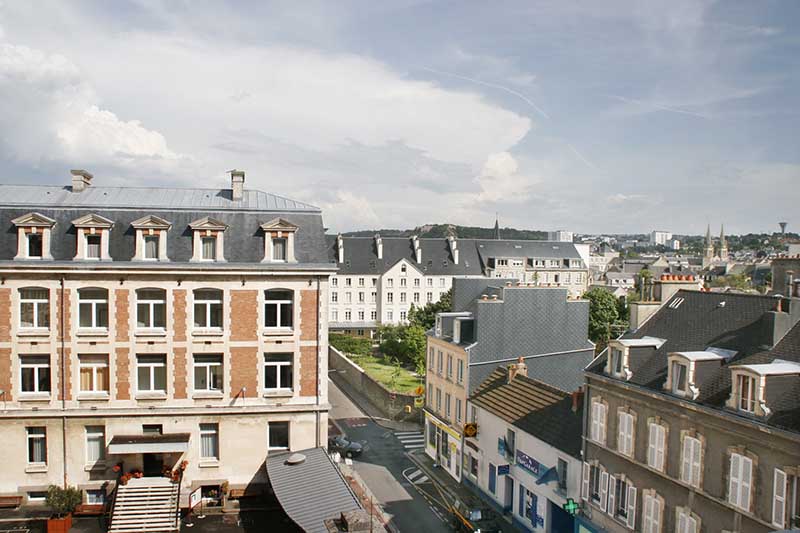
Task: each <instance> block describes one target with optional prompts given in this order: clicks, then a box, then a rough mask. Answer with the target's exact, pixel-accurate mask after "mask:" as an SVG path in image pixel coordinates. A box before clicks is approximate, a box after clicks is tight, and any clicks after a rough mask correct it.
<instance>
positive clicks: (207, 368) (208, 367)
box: [192, 352, 225, 393]
mask: <svg viewBox="0 0 800 533" xmlns="http://www.w3.org/2000/svg"><path fill="white" fill-rule="evenodd" d="M212 357H214V358H217V359H216V360H213V361H211V360H209V361H198V360H197V359H198V358H208V359H210V358H212ZM214 367H219V372H220V376H219V381H220V383H219V388H214V387H213V386H212V382H213V379H212V376H213V373H212V368H214ZM198 369H203V371H204V372H205V375H206V388H204V389H202V388H199V387H198V386H197V370H198ZM192 390H193V391H194V392H199V393H222V392H223V391H224V390H225V361H224V358H223V356H222V354H218V353H208V354H207V353H202V352H201V353H195V354H193V356H192Z"/></svg>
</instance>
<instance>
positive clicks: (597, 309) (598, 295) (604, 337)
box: [583, 287, 619, 349]
mask: <svg viewBox="0 0 800 533" xmlns="http://www.w3.org/2000/svg"><path fill="white" fill-rule="evenodd" d="M583 297H584V298H585V299H587V300H589V338H590V339H591V340H592V342H595V343H596V344H597V345H598V348H600V349H602V348H604V347H605V345H606V344H607V343H608V340H609V339H610V338H611V334H612V327H613V326H614V325H616V324H617V323H618V321H619V311H618V308H617V299H616V298H614V295H613V294H611V293H610V292H608V291H607V290H605V289H602V288H600V287H595V288H593V289H589V290H588V291H586V293H584V295H583Z"/></svg>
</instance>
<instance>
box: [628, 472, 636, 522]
mask: <svg viewBox="0 0 800 533" xmlns="http://www.w3.org/2000/svg"><path fill="white" fill-rule="evenodd" d="M636 492H637V491H636V487H634V486H633V485H631V484H630V483H629V484H628V527H629V528H631V529H634V528H635V527H636Z"/></svg>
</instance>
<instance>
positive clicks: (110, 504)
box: [103, 461, 125, 529]
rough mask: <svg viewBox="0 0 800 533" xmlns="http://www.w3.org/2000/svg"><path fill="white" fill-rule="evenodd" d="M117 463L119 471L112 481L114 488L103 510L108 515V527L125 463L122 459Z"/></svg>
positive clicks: (115, 504) (114, 507)
mask: <svg viewBox="0 0 800 533" xmlns="http://www.w3.org/2000/svg"><path fill="white" fill-rule="evenodd" d="M117 464H118V465H119V472H117V480H116V482H115V483H114V490H112V491H111V494H110V497H109V499H108V500H107V501H106V505H105V507H106V508H105V509H104V510H103V511H104V513H105V516H107V517H108V527H109V529H110V528H111V517H113V516H114V510H115V509H116V507H117V494H119V487H120V482H119V480H120V479H121V478H122V474H123V472H125V465H124V464H123V462H122V461H120V462H119V463H117Z"/></svg>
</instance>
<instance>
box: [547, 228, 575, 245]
mask: <svg viewBox="0 0 800 533" xmlns="http://www.w3.org/2000/svg"><path fill="white" fill-rule="evenodd" d="M574 238H575V234H574V233H573V232H571V231H564V230H563V229H559V230H556V231H548V232H547V240H548V241H556V242H572V241H573V240H574Z"/></svg>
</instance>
